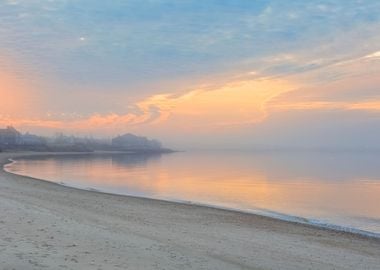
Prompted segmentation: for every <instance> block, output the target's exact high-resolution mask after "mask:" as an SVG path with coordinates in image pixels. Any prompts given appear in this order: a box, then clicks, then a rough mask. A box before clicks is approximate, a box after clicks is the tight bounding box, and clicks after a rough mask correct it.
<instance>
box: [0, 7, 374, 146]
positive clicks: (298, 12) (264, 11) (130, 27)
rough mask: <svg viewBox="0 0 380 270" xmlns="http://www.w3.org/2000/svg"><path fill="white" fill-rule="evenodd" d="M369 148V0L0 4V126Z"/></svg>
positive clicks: (206, 142)
mask: <svg viewBox="0 0 380 270" xmlns="http://www.w3.org/2000/svg"><path fill="white" fill-rule="evenodd" d="M6 125H13V126H15V127H16V128H18V129H19V130H21V131H22V132H26V131H29V132H33V133H37V134H41V135H51V134H54V133H56V132H64V133H70V134H75V135H86V136H87V135H92V136H98V137H112V136H115V135H118V134H122V133H126V132H132V133H135V134H138V135H145V136H149V137H154V138H158V139H160V140H161V141H163V142H164V144H166V145H169V146H175V147H183V148H186V147H201V148H202V147H216V148H234V147H240V148H249V147H326V148H329V147H342V148H380V139H379V138H380V2H379V1H373V0H344V1H343V0H324V1H321V0H311V1H301V0H293V1H283V0H256V1H255V0H203V1H198V0H181V1H178V0H145V1H142V0H113V1H101V0H0V127H1V126H6Z"/></svg>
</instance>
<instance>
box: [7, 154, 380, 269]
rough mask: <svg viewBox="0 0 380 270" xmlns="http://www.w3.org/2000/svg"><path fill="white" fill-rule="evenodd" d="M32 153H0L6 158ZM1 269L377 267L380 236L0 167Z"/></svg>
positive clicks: (378, 263)
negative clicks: (69, 183)
mask: <svg viewBox="0 0 380 270" xmlns="http://www.w3.org/2000/svg"><path fill="white" fill-rule="evenodd" d="M25 155H35V154H34V153H32V154H25V153H18V154H13V153H0V165H1V167H2V166H3V165H4V164H5V163H7V162H8V159H9V158H14V157H17V156H25ZM0 228H1V237H0V265H1V267H0V268H1V269H9V270H10V269H16V270H17V269H379V265H380V239H375V238H370V237H365V236H362V235H356V234H352V233H347V232H338V231H333V230H329V229H324V228H318V227H314V226H311V225H305V224H297V223H292V222H287V221H282V220H277V219H273V218H269V217H263V216H259V215H254V214H248V213H241V212H237V211H228V210H222V209H216V208H212V207H204V206H197V205H191V204H181V203H174V202H166V201H160V200H153V199H143V198H136V197H130V196H120V195H112V194H104V193H99V192H93V191H86V190H79V189H74V188H70V187H65V186H62V185H58V184H54V183H51V182H47V181H41V180H37V179H33V178H29V177H23V176H18V175H13V174H9V173H7V172H4V171H3V170H1V171H0Z"/></svg>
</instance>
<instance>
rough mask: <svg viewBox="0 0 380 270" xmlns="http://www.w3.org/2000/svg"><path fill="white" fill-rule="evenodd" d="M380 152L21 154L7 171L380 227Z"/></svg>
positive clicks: (109, 189) (117, 190) (127, 191)
mask: <svg viewBox="0 0 380 270" xmlns="http://www.w3.org/2000/svg"><path fill="white" fill-rule="evenodd" d="M379 157H380V156H379V155H378V154H377V153H333V152H330V153H305V152H291V153H290V152H277V153H273V152H233V151H231V152H187V153H175V154H169V155H163V156H161V155H158V154H156V155H147V154H138V155H136V154H134V155H120V154H119V155H100V156H68V157H59V158H52V157H47V158H43V159H42V158H39V159H34V160H20V161H19V162H18V163H16V164H15V165H13V166H12V167H11V168H10V170H12V171H14V172H16V173H21V174H27V175H32V176H34V177H37V178H42V179H47V180H51V181H56V182H64V183H65V184H68V185H72V186H77V187H81V188H95V189H99V190H103V191H107V192H113V193H119V194H132V195H139V196H147V197H155V198H165V199H176V200H188V201H194V202H200V203H208V204H214V205H219V206H226V207H233V208H239V209H250V210H258V209H265V210H267V211H275V212H280V213H286V214H290V215H296V216H303V217H308V218H315V219H321V220H326V221H328V222H331V223H336V224H340V225H349V226H353V227H356V228H361V229H365V230H370V231H376V232H379V233H380V207H379V205H380V171H379V169H378V168H380V159H379Z"/></svg>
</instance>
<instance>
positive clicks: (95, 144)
mask: <svg viewBox="0 0 380 270" xmlns="http://www.w3.org/2000/svg"><path fill="white" fill-rule="evenodd" d="M2 150H7V151H41V152H92V151H133V152H171V150H170V149H167V148H164V147H163V146H162V144H161V142H159V141H158V140H151V139H148V138H146V137H142V136H136V135H134V134H130V133H128V134H124V135H120V136H117V137H115V138H113V139H99V138H93V137H77V136H70V135H65V134H63V133H57V134H55V136H52V137H43V136H37V135H34V134H30V133H25V134H21V133H20V132H19V131H17V130H16V129H15V128H13V127H10V126H9V127H7V128H6V129H0V151H2Z"/></svg>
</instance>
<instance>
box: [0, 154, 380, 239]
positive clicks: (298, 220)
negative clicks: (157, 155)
mask: <svg viewBox="0 0 380 270" xmlns="http://www.w3.org/2000/svg"><path fill="white" fill-rule="evenodd" d="M114 154H121V155H125V154H132V155H135V154H139V153H126V152H77V153H70V152H69V153H53V152H52V153H46V155H45V154H43V153H41V154H40V153H38V155H35V154H33V153H31V154H28V155H26V156H22V155H21V156H18V157H17V158H16V159H12V158H9V159H8V160H9V162H0V166H1V170H3V171H5V172H6V173H9V174H14V175H17V176H20V177H27V178H29V179H33V180H37V181H45V182H49V183H53V184H57V185H60V186H63V187H68V188H73V189H77V190H84V191H90V192H96V193H100V194H107V195H116V196H126V197H131V198H139V199H149V200H153V201H156V200H157V201H163V202H171V203H179V204H185V205H189V206H199V207H208V208H212V209H216V210H224V211H232V212H237V213H242V214H249V215H257V216H261V217H267V218H272V219H274V220H280V221H285V222H289V223H294V224H302V225H306V226H312V227H316V228H320V229H326V230H332V231H336V232H343V233H349V234H354V235H359V236H363V237H368V238H374V239H379V240H380V233H376V232H371V231H366V230H361V229H357V228H353V227H347V226H342V225H337V224H332V223H325V222H323V221H320V220H311V219H309V218H306V217H302V216H294V215H290V214H285V213H278V212H274V211H270V210H268V209H264V210H262V211H261V213H258V211H255V210H248V209H247V210H244V209H239V208H232V207H223V206H218V205H214V204H206V203H198V202H192V201H186V200H180V199H178V200H175V199H162V198H153V197H146V196H137V195H133V194H119V193H111V192H107V191H102V190H100V189H97V188H91V187H88V188H81V187H76V186H73V185H68V184H66V183H64V182H61V183H57V182H54V181H50V180H45V179H40V178H35V177H32V176H28V175H23V174H17V173H13V172H10V171H8V170H6V166H7V165H12V163H14V162H17V159H34V158H38V157H54V156H57V155H58V156H67V157H70V156H74V155H76V156H77V155H84V156H86V155H90V156H93V155H114Z"/></svg>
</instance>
